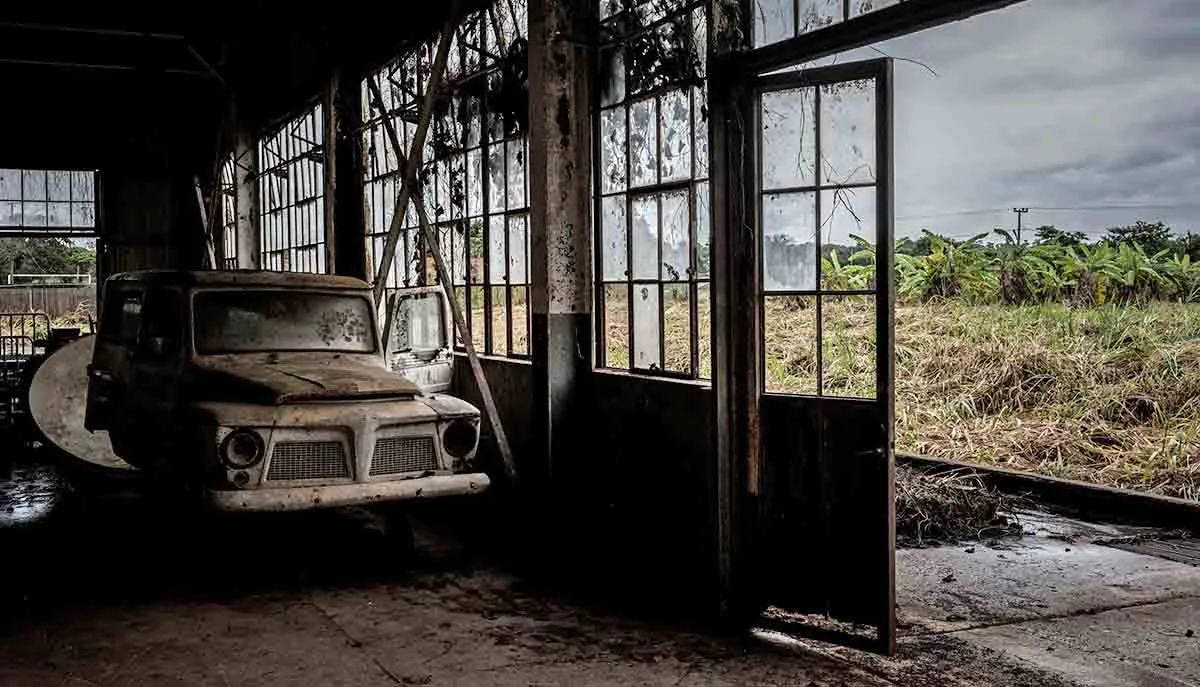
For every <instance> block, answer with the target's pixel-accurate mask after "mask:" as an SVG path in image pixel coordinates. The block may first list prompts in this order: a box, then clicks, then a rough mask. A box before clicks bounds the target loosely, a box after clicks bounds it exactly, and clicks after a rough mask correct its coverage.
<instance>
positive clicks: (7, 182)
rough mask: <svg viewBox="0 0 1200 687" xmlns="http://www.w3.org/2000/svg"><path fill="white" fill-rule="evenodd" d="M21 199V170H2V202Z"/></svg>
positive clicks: (0, 187) (0, 171) (0, 196)
mask: <svg viewBox="0 0 1200 687" xmlns="http://www.w3.org/2000/svg"><path fill="white" fill-rule="evenodd" d="M20 199H21V170H19V169H0V200H20Z"/></svg>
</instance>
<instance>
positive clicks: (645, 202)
mask: <svg viewBox="0 0 1200 687" xmlns="http://www.w3.org/2000/svg"><path fill="white" fill-rule="evenodd" d="M630 231H631V232H632V233H633V278H634V279H658V197H657V196H642V197H640V198H634V199H633V222H632V223H631V226H630Z"/></svg>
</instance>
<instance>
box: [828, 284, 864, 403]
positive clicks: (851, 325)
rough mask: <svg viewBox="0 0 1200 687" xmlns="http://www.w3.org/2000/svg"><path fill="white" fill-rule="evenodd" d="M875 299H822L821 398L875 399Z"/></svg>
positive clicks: (841, 297) (855, 297) (845, 297)
mask: <svg viewBox="0 0 1200 687" xmlns="http://www.w3.org/2000/svg"><path fill="white" fill-rule="evenodd" d="M875 356H876V348H875V297H874V296H825V297H824V298H822V299H821V394H822V395H823V396H845V397H850V398H875V382H876V377H875Z"/></svg>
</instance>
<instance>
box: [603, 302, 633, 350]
mask: <svg viewBox="0 0 1200 687" xmlns="http://www.w3.org/2000/svg"><path fill="white" fill-rule="evenodd" d="M604 364H605V365H606V366H608V367H624V368H628V367H629V289H628V287H627V286H626V285H625V284H620V285H617V286H605V287H604Z"/></svg>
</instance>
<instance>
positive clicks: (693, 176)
mask: <svg viewBox="0 0 1200 687" xmlns="http://www.w3.org/2000/svg"><path fill="white" fill-rule="evenodd" d="M630 10H631V7H628V6H627V7H624V8H623V9H622V10H621V11H618V12H615V13H613V14H610V15H609V16H608V17H605V18H604V19H602V20H601V22H600V23H601V27H602V28H601V33H602V38H601V40H600V41H599V42H598V46H597V47H598V49H599V50H616V51H619V52H620V54H621V70H622V72H623V74H622V76H623V83H624V88H625V92H624V93H623V95H622V97H621V98H620V99H617V100H616V101H614V102H610V103H607V104H605V105H603V106H601V105H600V102H601V92H600V89H601V88H602V86H603V84H602V83H601V80H600V79H596V80H595V82H596V83H595V85H594V93H593V96H592V102H593V103H594V105H593V107H592V127H593V128H592V159H593V167H594V168H595V169H596V170H597V173H596V174H594V175H593V179H592V196H593V199H592V200H593V207H592V216H593V226H594V227H596V230H595V231H593V252H594V256H593V262H594V265H595V267H594V270H595V274H596V277H595V286H596V288H594V289H593V291H594V292H595V293H594V295H593V298H594V303H595V313H594V319H595V323H594V326H595V332H596V336H595V340H594V341H593V346H594V352H593V356H594V357H593V360H594V361H595V365H594V366H595V368H596V369H608V370H621V371H625V372H629V373H631V374H635V375H642V376H649V377H660V378H666V379H680V380H702V379H705V378H704V377H703V376H702V375H701V370H702V365H701V361H700V359H699V352H700V336H701V332H700V331H699V329H700V313H699V294H700V289H701V286H707V287H708V289H709V293H710V302H709V308H710V310H711V307H712V302H711V289H712V277H711V265H710V270H709V273H707V274H706V275H705V276H704V277H699V276H698V243H697V238H698V235H699V231H698V223H697V213H696V207H697V196H698V188H699V187H700V186H701V185H704V184H709V193H710V200H711V193H712V191H711V174H712V160H711V149H712V146H711V144H710V145H709V146H708V150H709V151H710V152H709V154H710V159H709V160H708V161H707V163H708V164H707V165H706V170H707V171H706V173H705V174H703V175H699V176H698V175H697V169H698V165H697V156H698V153H699V150H698V146H697V145H696V141H697V125H698V123H699V119H698V117H697V112H696V110H697V108H698V107H703V106H705V105H706V104H707V91H708V88H709V80H708V69H707V65H706V64H705V63H706V62H707V60H708V55H707V54H704V55H700V56H699V58H700V60H701V69H700V70H699V76H700V82H699V83H694V82H692V81H691V80H688V79H683V80H678V81H672V82H669V83H665V84H660V85H658V86H655V87H653V88H649V89H646V90H643V91H639V92H637V93H632V92H631V90H630V89H631V86H630V84H632V79H631V74H632V67H631V65H630V60H629V59H628V47H629V45H630V44H631V43H632V42H633V41H634V40H635V39H637V38H639V37H642V36H645V35H647V34H650V33H653V32H655V31H657V30H658V28H659V27H660V26H663V25H665V24H667V23H668V22H673V21H676V20H677V19H682V20H683V21H684V23H685V25H686V27H687V32H688V34H689V35H692V36H695V33H696V29H697V27H696V10H701V11H702V12H704V22H705V24H704V29H705V31H706V32H707V31H708V29H709V27H710V26H711V23H712V20H711V17H710V16H709V8H708V3H706V2H703V0H681V1H680V2H679V3H678V6H677V7H672V8H671V9H670V10H668V11H666V12H664V14H663V16H662V17H659V18H658V19H656V20H655V21H653V22H650V23H647V24H645V25H640V26H638V28H637V29H636V30H634V31H630V32H628V33H626V34H623V35H619V36H613V37H609V38H608V39H605V38H604V37H603V33H604V27H605V26H607V25H613V24H615V23H618V22H620V21H621V15H623V14H625V13H626V12H628V11H630ZM705 41H706V45H707V44H709V43H711V41H710V40H709V39H708V37H707V36H706V37H705ZM676 92H681V93H683V95H684V97H685V98H686V99H687V103H688V124H687V126H688V136H687V145H688V148H689V151H690V154H689V159H688V167H689V169H688V173H687V174H686V175H685V176H684V177H682V178H679V179H673V180H670V181H663V179H662V164H661V162H662V160H661V155H660V153H661V150H662V140H663V118H662V100H663V98H664V96H666V95H668V94H672V93H676ZM645 102H650V103H651V104H652V107H651V116H652V117H653V131H654V136H655V140H654V147H655V151H654V155H655V158H656V159H657V164H656V165H655V171H654V177H655V178H654V182H653V183H650V184H642V185H635V184H634V181H633V175H632V169H633V151H632V146H631V145H630V138H631V135H630V132H631V126H630V125H631V121H632V109H633V107H634V106H635V105H640V104H642V103H645ZM613 110H620V111H621V112H622V114H623V116H624V123H625V126H624V156H625V159H624V161H623V162H624V167H625V174H624V177H625V182H624V185H623V187H622V188H621V189H620V190H616V191H605V190H604V178H603V177H604V174H603V169H601V166H600V165H601V159H602V155H603V145H604V143H603V141H604V136H603V132H604V128H603V119H604V118H603V116H602V115H603V113H605V112H610V111H613ZM706 133H708V132H707V127H706ZM709 135H711V134H709ZM677 191H684V192H685V193H686V211H687V232H688V268H687V276H686V278H684V279H664V277H663V263H662V250H663V234H662V227H663V216H662V197H663V196H664V195H665V194H667V193H671V192H677ZM616 197H623V199H624V205H625V278H624V279H616V280H613V279H607V278H606V277H605V272H604V254H605V246H604V202H605V201H606V200H611V199H613V198H616ZM645 197H655V198H656V199H657V203H656V217H657V223H658V233H657V253H658V261H657V262H658V264H657V268H656V271H657V273H658V275H657V278H653V279H651V278H635V277H634V274H633V265H634V263H633V230H632V227H633V212H632V209H633V203H634V201H635V200H636V199H639V198H645ZM707 217H708V221H709V223H710V229H709V232H708V240H709V246H710V261H711V250H712V241H713V232H712V229H711V223H712V221H713V217H712V213H711V212H709V213H708V214H707ZM639 285H643V286H656V287H657V289H658V339H659V341H658V368H657V369H648V368H644V367H639V366H637V364H636V362H635V361H636V358H637V356H636V350H637V349H636V335H635V330H636V327H635V326H634V289H635V287H637V286H639ZM677 285H684V286H685V287H686V288H687V293H688V363H687V367H688V369H687V370H686V371H678V370H668V369H666V355H667V350H666V341H665V337H666V329H667V328H666V304H665V299H664V295H665V292H666V289H667V287H668V286H677ZM621 286H624V287H625V303H626V307H625V310H626V318H625V319H626V322H625V324H626V332H625V342H626V349H627V354H628V355H627V357H628V361H627V364H626V365H625V366H624V367H615V366H613V365H610V364H609V361H608V343H609V341H608V338H609V332H608V322H607V315H608V313H607V307H606V292H607V290H608V289H609V288H610V287H616V288H620V287H621ZM710 323H711V314H710ZM710 346H711V343H710ZM710 374H711V371H710Z"/></svg>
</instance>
